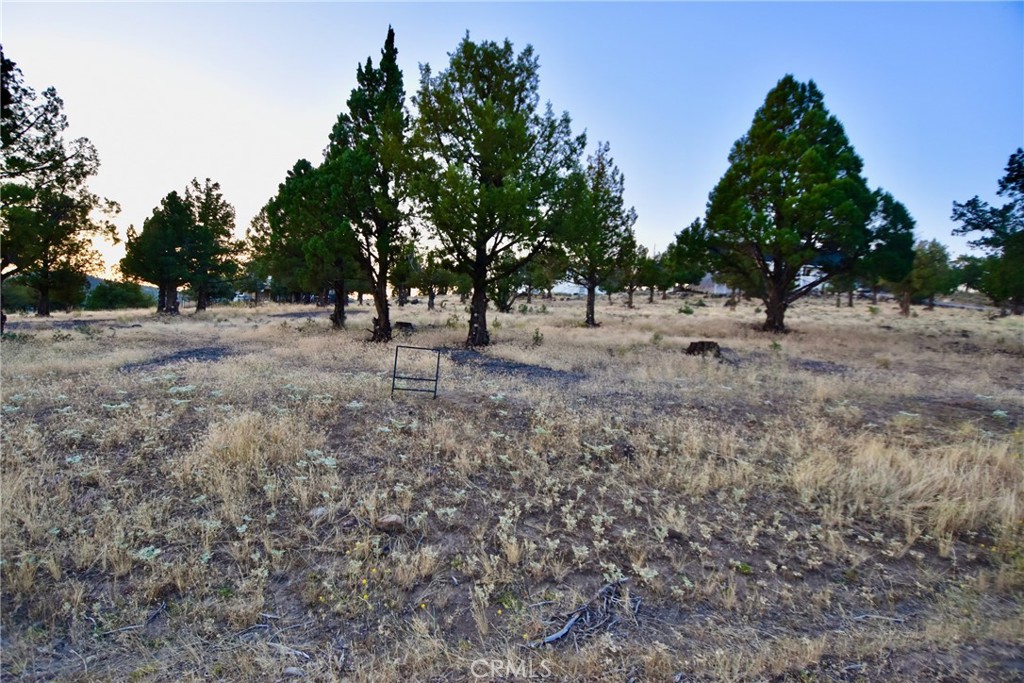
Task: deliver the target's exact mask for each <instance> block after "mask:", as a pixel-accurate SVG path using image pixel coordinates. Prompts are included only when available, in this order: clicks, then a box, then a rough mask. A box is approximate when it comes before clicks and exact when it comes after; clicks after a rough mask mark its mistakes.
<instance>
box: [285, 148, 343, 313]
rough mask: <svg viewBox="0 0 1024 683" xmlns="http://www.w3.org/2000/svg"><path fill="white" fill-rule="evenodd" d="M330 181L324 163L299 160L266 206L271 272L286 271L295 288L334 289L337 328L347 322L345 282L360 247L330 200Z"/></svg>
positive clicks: (329, 175)
mask: <svg viewBox="0 0 1024 683" xmlns="http://www.w3.org/2000/svg"><path fill="white" fill-rule="evenodd" d="M333 182H334V178H333V177H332V175H331V174H330V173H328V172H326V171H325V170H324V166H323V165H321V166H320V167H319V168H315V167H314V166H313V165H312V164H311V163H310V162H309V161H307V160H305V159H300V160H299V161H297V162H296V163H295V166H294V167H293V168H292V170H291V171H289V172H288V176H287V178H286V179H285V181H284V182H283V183H281V185H280V186H279V187H278V192H277V195H276V196H274V198H273V199H271V200H270V202H269V203H268V204H267V206H266V213H267V222H268V224H269V227H270V236H269V240H268V247H269V251H270V254H271V259H272V267H271V273H274V272H285V273H286V272H288V270H287V269H290V270H291V273H292V274H291V275H290V276H289V277H291V278H292V279H293V283H294V285H293V286H297V287H301V288H303V289H306V291H321V292H324V291H327V290H329V289H333V290H334V310H333V312H332V313H331V323H332V325H333V326H334V327H335V328H339V329H340V328H342V327H344V326H345V303H346V298H347V296H348V292H347V289H346V284H345V283H346V280H351V279H353V278H354V277H356V276H357V275H358V273H357V272H355V270H356V269H355V268H354V267H353V266H354V264H355V254H356V252H357V251H358V248H359V247H358V244H357V243H356V240H355V237H354V235H353V234H352V229H351V227H350V224H349V222H348V220H347V219H346V218H345V217H344V216H343V214H342V212H341V211H340V210H339V209H338V208H337V204H336V203H335V202H334V198H335V196H336V195H335V194H334V193H333V189H332V185H333ZM275 266H276V268H275Z"/></svg>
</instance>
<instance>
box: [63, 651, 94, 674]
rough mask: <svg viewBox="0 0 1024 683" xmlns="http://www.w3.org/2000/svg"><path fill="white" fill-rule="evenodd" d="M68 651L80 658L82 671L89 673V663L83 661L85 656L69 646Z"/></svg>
mask: <svg viewBox="0 0 1024 683" xmlns="http://www.w3.org/2000/svg"><path fill="white" fill-rule="evenodd" d="M68 652H70V653H71V654H73V655H74V656H76V657H78V658H79V659H81V660H82V669H83V671H82V673H89V663H88V662H87V661H85V657H83V656H82V655H80V654H78V653H77V652H75V651H74V650H73V649H71V648H70V647H69V648H68Z"/></svg>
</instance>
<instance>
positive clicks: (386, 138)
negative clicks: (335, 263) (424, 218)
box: [323, 27, 413, 342]
mask: <svg viewBox="0 0 1024 683" xmlns="http://www.w3.org/2000/svg"><path fill="white" fill-rule="evenodd" d="M397 58H398V50H397V49H396V48H395V32H394V30H392V29H391V28H390V27H389V28H388V34H387V38H386V40H385V42H384V48H383V49H382V50H381V59H380V65H379V66H377V67H374V65H373V60H372V59H367V60H366V64H365V65H360V66H359V67H358V68H357V70H356V81H357V83H358V86H357V87H356V88H355V89H353V90H352V94H351V96H350V97H349V99H348V111H347V112H342V113H341V114H340V115H339V116H338V120H337V123H335V125H334V129H333V131H332V132H331V138H330V140H331V141H330V145H329V146H328V148H327V151H326V153H325V162H324V167H323V173H324V174H325V175H326V176H327V178H328V182H330V183H331V188H330V189H331V192H332V194H333V197H332V198H333V200H334V202H335V203H336V204H337V206H338V207H339V210H340V211H341V213H342V216H343V217H344V219H346V220H348V222H349V224H350V226H351V231H352V234H353V236H354V238H355V240H356V242H357V243H358V247H359V248H358V250H356V251H355V252H354V256H355V259H356V261H358V263H359V266H360V267H361V269H362V271H363V275H364V277H365V278H366V279H367V280H368V281H369V284H370V287H371V289H372V291H373V300H374V307H375V309H376V314H377V316H376V318H374V321H373V331H372V337H371V339H372V340H373V341H381V342H386V341H390V340H391V317H390V311H389V307H388V273H389V271H390V269H391V267H392V266H393V265H394V262H395V258H396V257H397V255H398V254H399V253H400V251H401V250H402V245H403V241H404V240H405V239H406V236H407V235H406V234H405V230H404V229H405V226H406V224H407V221H408V215H407V210H406V204H407V202H406V200H407V198H408V194H409V190H408V181H409V178H410V174H411V171H412V165H413V154H412V149H411V145H410V139H409V136H410V132H411V126H412V122H411V119H410V117H409V114H408V112H406V110H405V87H404V85H403V80H402V71H401V70H400V69H399V68H398V62H397Z"/></svg>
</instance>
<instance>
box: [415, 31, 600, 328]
mask: <svg viewBox="0 0 1024 683" xmlns="http://www.w3.org/2000/svg"><path fill="white" fill-rule="evenodd" d="M449 57H450V62H449V65H448V67H447V68H446V69H445V70H444V71H442V72H440V73H438V74H437V75H434V74H433V72H432V71H431V69H430V66H429V65H424V66H422V67H421V82H420V89H419V91H418V93H417V95H416V97H415V98H414V102H415V104H416V106H417V108H418V109H419V118H418V120H417V122H416V126H415V133H414V141H415V144H416V146H417V149H418V151H419V162H420V163H419V165H418V167H417V171H416V174H415V179H414V184H413V190H414V196H415V197H416V199H417V200H418V203H419V206H420V207H421V211H422V215H423V218H424V219H425V220H426V222H427V224H428V227H429V231H430V234H431V236H432V237H433V238H434V239H435V240H436V241H437V242H438V243H439V245H440V246H441V248H443V249H444V250H445V252H446V253H448V254H450V255H451V256H452V257H453V260H454V267H455V269H456V270H457V271H458V272H461V273H464V274H465V275H467V276H469V277H470V278H471V279H472V281H473V295H472V300H471V303H470V320H469V334H468V337H467V343H468V344H469V345H470V346H483V345H487V344H488V343H489V342H490V334H489V333H488V330H487V289H488V285H489V284H490V283H492V282H494V281H496V280H499V279H501V278H505V277H508V276H509V275H511V274H513V273H516V272H518V271H520V269H521V268H522V267H523V266H524V265H526V264H527V263H529V262H530V260H531V259H532V258H533V257H534V256H535V255H536V254H537V253H538V252H539V251H540V250H541V249H542V248H543V247H544V246H545V245H546V244H547V243H548V242H549V241H550V239H551V235H552V230H553V227H554V226H553V221H552V220H551V210H552V207H553V206H554V205H555V203H556V199H557V195H558V192H559V191H560V190H561V189H562V187H563V184H564V179H565V177H566V176H567V175H568V174H569V173H570V172H571V171H573V170H574V169H576V168H577V166H578V163H579V156H580V153H581V151H582V149H583V146H584V144H585V138H584V136H582V135H580V136H573V135H572V131H571V127H570V120H569V115H568V114H567V113H563V114H562V115H561V116H556V115H555V114H554V112H553V110H552V108H551V105H550V104H548V105H547V106H546V107H545V108H544V109H543V110H541V108H540V105H539V100H540V98H539V94H538V88H539V64H538V61H537V57H536V55H535V54H534V51H533V48H532V47H530V46H527V47H526V48H525V49H524V50H523V51H522V52H520V53H518V54H516V52H515V50H514V49H513V47H512V43H510V42H509V41H508V40H506V41H504V42H503V43H501V44H498V43H495V42H491V41H484V42H481V43H475V42H473V41H472V40H470V38H469V36H468V34H467V36H466V37H465V38H464V39H463V40H462V42H461V43H459V45H458V47H457V48H456V49H455V51H454V52H452V53H451V54H450V55H449Z"/></svg>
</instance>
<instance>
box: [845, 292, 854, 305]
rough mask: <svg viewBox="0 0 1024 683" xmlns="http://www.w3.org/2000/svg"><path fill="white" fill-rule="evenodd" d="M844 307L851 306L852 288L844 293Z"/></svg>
mask: <svg viewBox="0 0 1024 683" xmlns="http://www.w3.org/2000/svg"><path fill="white" fill-rule="evenodd" d="M846 307H847V308H853V290H852V289H851V290H850V291H849V292H847V293H846Z"/></svg>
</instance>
